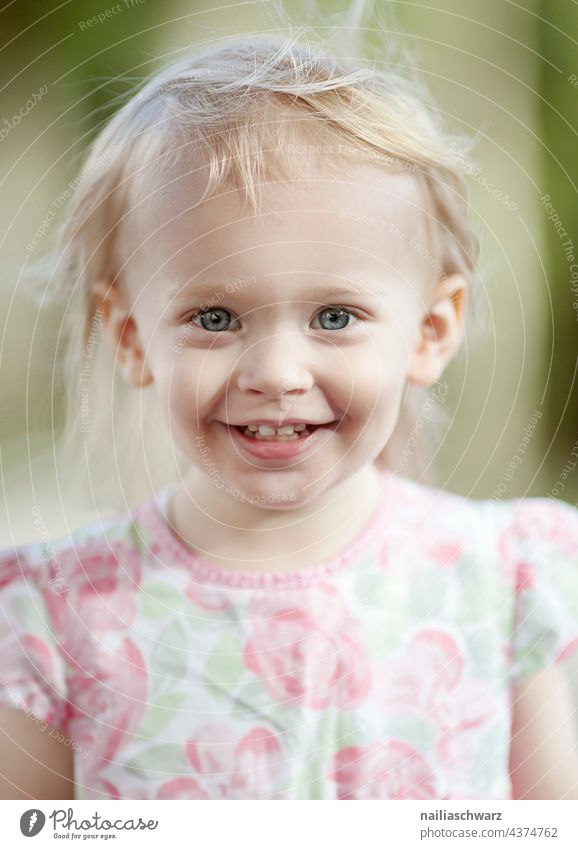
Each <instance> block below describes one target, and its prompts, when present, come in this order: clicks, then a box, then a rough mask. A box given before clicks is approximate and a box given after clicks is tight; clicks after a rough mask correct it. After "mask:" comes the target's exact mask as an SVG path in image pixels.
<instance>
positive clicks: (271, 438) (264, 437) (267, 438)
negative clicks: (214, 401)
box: [221, 419, 339, 442]
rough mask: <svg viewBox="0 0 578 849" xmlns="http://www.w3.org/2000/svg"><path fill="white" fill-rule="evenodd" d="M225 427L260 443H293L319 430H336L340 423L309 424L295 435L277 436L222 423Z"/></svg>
mask: <svg viewBox="0 0 578 849" xmlns="http://www.w3.org/2000/svg"><path fill="white" fill-rule="evenodd" d="M221 424H223V425H224V426H225V427H227V428H229V429H232V428H234V429H235V430H236V431H238V432H239V433H240V434H242V435H243V436H248V437H249V438H250V439H255V440H256V441H258V442H293V441H296V440H298V439H306V438H307V437H308V436H311V434H312V433H314V432H315V431H316V430H319V428H324V429H326V430H333V429H335V428H336V427H337V426H338V424H339V421H338V420H337V419H335V421H332V422H328V423H327V424H318V425H314V424H309V425H296V427H299V428H300V430H294V432H293V433H275V434H262V433H259V431H253V430H250V429H249V428H248V427H247V426H246V425H228V424H225V422H221Z"/></svg>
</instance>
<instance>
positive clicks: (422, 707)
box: [381, 629, 503, 784]
mask: <svg viewBox="0 0 578 849" xmlns="http://www.w3.org/2000/svg"><path fill="white" fill-rule="evenodd" d="M381 670H382V680H383V681H384V682H385V683H384V692H385V696H384V707H385V709H386V711H387V713H388V714H389V715H393V716H396V715H399V714H404V715H407V714H409V715H414V716H418V717H423V718H424V719H426V720H427V721H429V722H431V723H433V724H434V725H436V726H437V728H438V729H439V733H440V736H439V741H438V758H439V760H440V761H441V763H443V764H444V767H445V773H444V774H445V775H446V777H447V778H448V780H451V781H452V782H453V783H458V784H459V782H462V783H463V782H466V783H467V782H468V781H469V780H471V775H472V770H473V769H474V768H475V762H476V758H477V755H478V750H479V745H480V737H481V731H482V730H483V729H484V728H487V727H489V726H490V725H491V724H492V723H493V722H494V719H495V717H496V716H498V715H499V714H500V712H501V711H502V710H503V706H502V705H501V703H500V702H499V701H498V698H497V696H496V693H495V690H494V687H492V685H491V684H490V683H489V682H486V681H483V680H477V679H475V678H471V677H469V676H467V675H465V674H464V672H465V659H464V652H463V650H462V649H461V647H460V646H459V645H458V643H457V642H456V640H455V639H454V638H453V636H451V635H450V634H446V633H444V632H443V631H439V630H433V629H431V630H425V631H421V632H419V633H418V634H416V635H415V636H414V637H413V639H412V640H411V641H410V642H409V643H408V644H407V645H406V646H405V647H404V649H403V650H402V651H401V652H400V653H399V654H398V655H397V656H396V657H393V658H390V659H387V660H386V661H384V662H383V664H382V665H381Z"/></svg>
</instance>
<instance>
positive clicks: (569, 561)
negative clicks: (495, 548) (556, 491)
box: [500, 498, 578, 683]
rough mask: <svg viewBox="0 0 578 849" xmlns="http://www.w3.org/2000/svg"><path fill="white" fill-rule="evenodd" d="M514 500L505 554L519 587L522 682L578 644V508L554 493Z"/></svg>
mask: <svg viewBox="0 0 578 849" xmlns="http://www.w3.org/2000/svg"><path fill="white" fill-rule="evenodd" d="M510 505H511V507H510V514H509V517H508V520H507V522H506V525H505V527H503V528H502V530H501V534H500V554H501V558H502V564H503V568H504V570H505V571H506V574H507V576H508V580H509V581H511V585H512V586H513V591H514V612H513V613H514V615H513V622H512V625H513V628H512V634H511V647H510V657H511V670H510V680H511V681H512V682H513V683H516V682H518V681H520V680H521V679H522V678H525V677H526V676H528V675H532V674H534V673H536V672H539V671H540V670H541V669H544V668H546V667H548V666H552V665H553V664H556V663H558V662H560V661H562V660H566V659H567V658H568V657H570V656H571V655H572V654H573V653H574V651H575V650H576V649H578V511H577V510H576V508H575V507H573V506H571V505H570V504H567V503H566V502H563V501H554V500H550V499H548V498H528V499H520V500H515V501H512V502H510Z"/></svg>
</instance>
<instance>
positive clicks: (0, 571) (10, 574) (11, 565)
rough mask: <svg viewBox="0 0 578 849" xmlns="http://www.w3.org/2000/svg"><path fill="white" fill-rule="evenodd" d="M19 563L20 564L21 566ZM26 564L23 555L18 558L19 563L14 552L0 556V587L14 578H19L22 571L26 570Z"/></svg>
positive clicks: (6, 584)
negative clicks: (0, 557)
mask: <svg viewBox="0 0 578 849" xmlns="http://www.w3.org/2000/svg"><path fill="white" fill-rule="evenodd" d="M20 564H22V567H21V565H20ZM27 566H28V564H27V563H25V561H24V559H23V557H21V558H20V563H19V562H18V557H17V556H16V555H15V554H14V555H8V556H4V557H2V559H0V589H2V587H6V586H8V584H11V583H12V581H14V580H16V578H20V577H21V576H22V571H24V572H25V573H26V572H28V569H27Z"/></svg>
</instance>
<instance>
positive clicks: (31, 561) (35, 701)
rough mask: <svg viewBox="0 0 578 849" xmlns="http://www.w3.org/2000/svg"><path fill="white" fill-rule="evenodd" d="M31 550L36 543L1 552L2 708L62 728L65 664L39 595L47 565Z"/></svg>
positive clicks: (0, 691)
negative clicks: (16, 710) (15, 710)
mask: <svg viewBox="0 0 578 849" xmlns="http://www.w3.org/2000/svg"><path fill="white" fill-rule="evenodd" d="M35 552H36V547H34V546H30V547H27V546H21V547H19V548H16V549H10V550H4V551H0V708H16V709H18V710H21V711H23V712H24V713H27V714H29V715H32V716H35V717H37V718H38V719H39V720H41V721H43V722H45V723H47V724H49V725H52V726H54V727H55V728H57V729H58V730H59V731H61V732H65V731H66V727H65V726H66V723H67V707H66V706H67V699H66V673H65V663H64V659H63V658H62V656H61V654H60V652H59V650H58V646H57V643H56V639H55V637H54V633H53V631H52V628H51V623H50V617H49V614H48V608H47V605H46V601H45V598H44V594H43V575H44V572H45V569H44V568H43V566H44V565H45V564H43V561H42V559H39V558H38V555H37V554H36V553H35ZM44 590H45V591H47V592H50V591H51V588H50V586H48V587H44Z"/></svg>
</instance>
